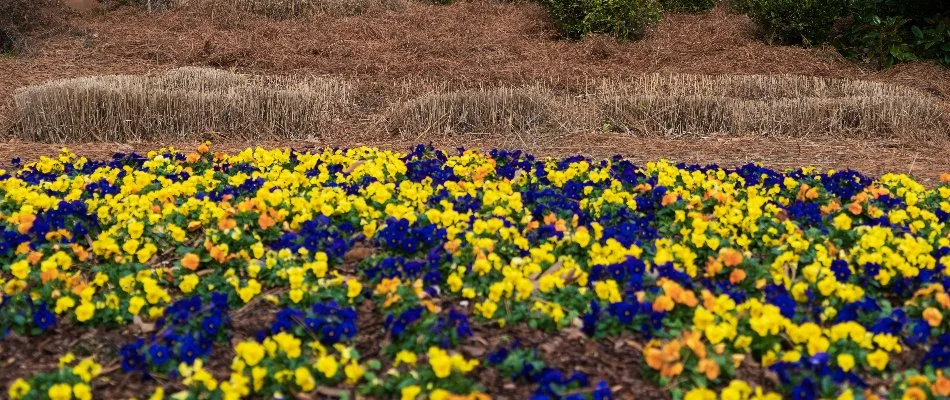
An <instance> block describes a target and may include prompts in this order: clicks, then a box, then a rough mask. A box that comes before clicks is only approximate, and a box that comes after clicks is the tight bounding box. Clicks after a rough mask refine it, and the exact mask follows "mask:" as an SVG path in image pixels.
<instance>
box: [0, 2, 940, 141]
mask: <svg viewBox="0 0 950 400" xmlns="http://www.w3.org/2000/svg"><path fill="white" fill-rule="evenodd" d="M191 3H193V4H194V3H201V1H192V2H191ZM65 15H67V17H65V18H64V20H65V21H64V22H63V23H60V24H57V28H56V29H51V30H50V31H48V32H42V33H38V34H37V38H36V39H35V40H33V43H34V47H33V48H32V49H31V50H30V51H29V52H28V55H27V56H25V57H0V70H2V71H4V73H3V74H0V131H6V132H7V133H6V135H7V136H8V137H9V136H11V134H10V133H9V128H10V127H11V126H12V124H13V121H14V120H15V118H16V117H15V115H14V111H13V105H12V98H11V96H10V95H11V94H12V93H13V91H14V90H15V89H16V88H17V87H21V86H25V85H30V84H36V83H41V82H44V81H47V80H51V79H59V78H67V77H76V76H83V75H104V74H146V73H157V72H160V71H164V70H167V69H171V68H175V67H179V66H187V65H194V66H209V67H218V68H228V69H236V70H238V71H241V72H253V73H261V74H333V75H341V76H343V77H346V78H348V79H350V80H353V81H355V82H356V84H357V89H358V90H357V99H358V103H359V104H358V107H357V111H358V112H356V113H354V115H353V116H351V117H348V118H346V120H345V121H343V122H344V126H346V129H345V132H340V135H339V136H340V137H343V136H344V135H346V136H347V137H354V136H356V137H361V138H375V139H377V140H379V139H381V137H382V136H385V135H383V134H381V132H380V129H379V124H378V121H379V119H380V117H381V116H382V115H383V114H384V113H385V111H386V108H387V105H388V104H391V103H392V102H393V101H395V100H398V99H401V98H403V97H404V96H405V95H406V93H407V91H408V92H418V91H424V90H426V89H427V88H430V87H433V86H439V85H447V86H449V87H451V86H465V87H478V86H485V85H519V84H523V83H533V82H543V83H545V84H547V85H549V86H552V87H554V88H557V89H562V90H566V91H568V92H580V91H583V90H584V89H585V88H586V87H587V86H588V85H590V84H593V83H596V82H597V81H599V80H601V79H622V78H624V77H627V76H630V75H635V74H644V73H652V72H670V73H696V74H766V75H777V74H800V75H813V76H824V77H842V78H854V79H867V80H872V81H880V82H887V83H894V84H901V85H906V86H909V87H914V88H917V89H921V90H924V91H927V92H929V93H932V94H934V95H936V96H938V97H940V98H943V99H947V98H948V97H950V69H947V68H943V67H940V66H938V65H937V64H935V63H932V62H914V63H908V64H903V65H899V66H897V67H895V68H891V69H887V70H884V71H876V70H874V69H871V68H869V67H864V66H861V65H858V64H855V63H853V62H851V61H849V60H846V59H844V58H843V57H842V56H841V55H840V54H838V53H837V52H836V51H834V49H832V48H800V47H790V46H769V45H766V44H764V43H763V42H762V41H761V40H760V38H759V34H758V33H757V32H756V29H755V26H754V24H752V23H751V21H750V20H749V19H748V18H747V17H745V16H743V15H736V14H731V13H729V12H728V11H727V10H726V9H725V7H724V6H719V7H717V8H716V9H714V10H712V11H710V12H707V13H701V14H696V15H689V14H672V13H671V14H667V15H666V16H665V18H664V20H663V21H662V22H661V23H659V24H658V25H656V26H655V27H654V28H652V29H651V31H650V33H649V34H648V35H647V36H646V38H645V39H644V40H642V41H638V42H622V41H617V40H615V39H612V38H610V37H605V36H599V35H592V36H590V37H588V38H586V39H584V40H582V41H579V42H573V41H566V40H559V39H557V38H556V36H557V32H556V31H555V30H554V28H553V26H552V24H551V23H550V21H549V18H548V17H547V15H546V13H545V12H544V10H543V9H542V8H541V6H539V5H538V4H536V3H534V2H521V1H518V2H499V1H489V0H473V1H459V2H456V3H455V4H452V5H448V6H441V5H433V4H427V3H425V2H418V1H410V2H409V3H408V5H407V7H405V9H401V10H382V9H376V10H373V9H371V10H369V11H368V12H367V13H366V14H364V15H360V16H352V17H339V16H329V15H316V16H313V17H310V18H305V19H296V20H280V21H278V20H272V19H267V18H265V17H261V16H257V15H250V14H241V13H238V12H236V11H228V10H223V9H209V8H208V7H203V6H199V5H193V6H186V7H184V8H181V9H178V10H173V11H168V12H162V13H152V14H149V13H146V12H144V11H143V10H141V9H138V8H132V7H121V8H119V9H118V10H116V11H112V12H107V13H102V12H88V11H87V12H73V13H68V14H65ZM405 82H411V84H409V85H408V89H407V88H405V87H404V85H403V84H404V83H405ZM948 109H950V106H948ZM0 133H2V132H0ZM0 136H2V135H0ZM361 140H365V139H361ZM568 141H570V142H573V143H579V142H582V141H581V140H579V139H577V138H571V139H569V140H568ZM343 144H348V143H343ZM6 147H9V145H8V146H6ZM674 151H675V149H674Z"/></svg>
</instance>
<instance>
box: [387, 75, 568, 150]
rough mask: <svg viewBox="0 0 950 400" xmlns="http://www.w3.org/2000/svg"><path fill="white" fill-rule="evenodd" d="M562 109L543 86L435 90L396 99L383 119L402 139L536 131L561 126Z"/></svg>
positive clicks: (558, 128)
mask: <svg viewBox="0 0 950 400" xmlns="http://www.w3.org/2000/svg"><path fill="white" fill-rule="evenodd" d="M559 109H562V105H561V104H559V100H558V99H557V98H555V96H554V95H552V94H551V93H550V92H549V91H548V90H546V89H543V88H541V87H540V86H531V87H522V88H509V87H500V88H480V89H467V90H458V91H433V92H430V93H427V94H424V95H422V96H419V97H416V98H413V99H410V100H407V101H402V102H398V103H396V104H395V105H394V106H392V107H390V110H389V112H388V113H387V115H386V117H385V122H384V123H385V126H386V129H387V130H388V131H389V132H392V133H398V134H399V135H400V136H401V137H402V138H403V139H406V138H417V139H418V138H422V137H430V136H432V135H452V134H461V133H517V134H521V133H530V134H535V135H537V134H541V133H552V132H557V131H560V130H561V128H562V127H563V126H562V124H561V123H560V121H559V119H558V110H559ZM565 111H566V110H565Z"/></svg>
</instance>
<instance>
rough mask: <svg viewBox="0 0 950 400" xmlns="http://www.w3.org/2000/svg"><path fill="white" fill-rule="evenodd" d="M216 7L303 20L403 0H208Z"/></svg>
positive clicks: (382, 6) (387, 5) (397, 3)
mask: <svg viewBox="0 0 950 400" xmlns="http://www.w3.org/2000/svg"><path fill="white" fill-rule="evenodd" d="M212 1H213V3H214V4H215V6H216V7H219V9H220V7H228V8H230V9H234V10H240V11H244V12H250V13H254V14H259V15H264V16H266V17H268V18H273V19H279V20H280V19H293V18H306V17H309V16H312V15H314V14H328V15H334V16H342V15H359V14H362V13H364V12H366V11H367V10H369V9H370V8H374V7H375V8H380V9H401V8H404V7H405V5H406V1H407V0H212Z"/></svg>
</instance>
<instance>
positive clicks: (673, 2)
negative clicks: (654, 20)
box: [660, 0, 719, 12]
mask: <svg viewBox="0 0 950 400" xmlns="http://www.w3.org/2000/svg"><path fill="white" fill-rule="evenodd" d="M716 3H719V0H660V4H661V5H663V9H664V10H670V11H679V12H703V11H706V10H710V9H712V8H713V7H715V6H716Z"/></svg>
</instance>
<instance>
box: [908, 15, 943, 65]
mask: <svg viewBox="0 0 950 400" xmlns="http://www.w3.org/2000/svg"><path fill="white" fill-rule="evenodd" d="M911 32H913V34H914V42H913V44H914V49H915V50H916V51H917V54H918V55H919V57H920V58H927V59H934V60H937V62H939V63H941V64H943V65H947V66H950V24H948V23H947V21H941V22H939V23H935V24H933V26H930V27H925V28H921V27H919V26H916V25H914V26H913V27H911Z"/></svg>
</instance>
